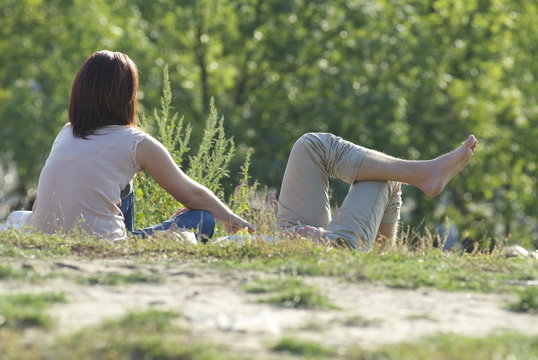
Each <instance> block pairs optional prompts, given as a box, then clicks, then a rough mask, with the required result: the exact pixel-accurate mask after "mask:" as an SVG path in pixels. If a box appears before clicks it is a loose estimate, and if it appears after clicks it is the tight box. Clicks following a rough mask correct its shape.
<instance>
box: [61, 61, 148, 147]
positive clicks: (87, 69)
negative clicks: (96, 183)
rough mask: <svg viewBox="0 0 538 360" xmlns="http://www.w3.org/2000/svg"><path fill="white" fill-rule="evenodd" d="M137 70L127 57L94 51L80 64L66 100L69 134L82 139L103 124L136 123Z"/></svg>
mask: <svg viewBox="0 0 538 360" xmlns="http://www.w3.org/2000/svg"><path fill="white" fill-rule="evenodd" d="M137 93H138V70H137V69H136V65H135V63H134V62H133V61H132V60H131V59H130V58H129V56H127V55H125V54H123V53H120V52H112V51H107V50H102V51H97V52H96V53H93V54H92V55H91V56H90V57H88V58H87V59H86V61H84V64H82V66H81V67H80V69H79V71H78V73H77V76H76V77H75V80H74V81H73V87H72V88H71V100H70V101H69V122H70V123H71V126H72V128H73V135H74V136H76V137H80V138H83V139H86V137H87V136H89V135H92V134H93V133H95V131H96V130H97V129H99V128H101V127H103V126H107V125H131V126H136V109H137V105H138V104H137V102H138V101H137Z"/></svg>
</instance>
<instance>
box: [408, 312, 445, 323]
mask: <svg viewBox="0 0 538 360" xmlns="http://www.w3.org/2000/svg"><path fill="white" fill-rule="evenodd" d="M406 318H407V319H408V320H426V321H432V322H436V321H438V320H437V319H436V318H435V317H434V316H433V315H431V314H428V313H425V312H422V313H413V314H409V315H407V316H406Z"/></svg>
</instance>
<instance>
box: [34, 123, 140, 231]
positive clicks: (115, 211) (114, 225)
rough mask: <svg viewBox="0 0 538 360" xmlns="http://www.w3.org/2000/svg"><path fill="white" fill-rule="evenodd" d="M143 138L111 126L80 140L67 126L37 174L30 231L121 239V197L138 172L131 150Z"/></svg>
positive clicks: (128, 128)
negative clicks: (73, 232)
mask: <svg viewBox="0 0 538 360" xmlns="http://www.w3.org/2000/svg"><path fill="white" fill-rule="evenodd" d="M148 137H150V136H149V135H148V134H146V133H144V132H142V131H140V130H138V129H137V128H134V127H131V126H122V125H112V126H105V127H102V128H100V129H98V130H97V131H96V132H95V134H94V135H90V136H88V137H87V139H81V138H77V137H74V136H73V132H72V128H71V124H69V123H68V124H66V125H65V126H64V127H63V129H62V130H61V131H60V133H59V134H58V136H57V137H56V140H55V141H54V144H53V145H52V149H51V152H50V155H49V157H48V159H47V161H46V163H45V166H44V167H43V170H41V175H40V176H39V182H38V186H37V198H36V201H35V203H34V208H33V216H32V218H31V220H30V222H29V225H31V226H33V227H35V228H36V229H37V230H38V231H41V232H44V233H48V234H50V233H54V232H57V231H61V232H69V231H71V230H77V229H78V228H80V229H82V230H85V231H86V232H88V233H90V234H92V235H99V236H102V237H104V238H106V239H109V240H121V239H123V238H125V237H126V235H127V233H126V229H125V224H124V222H123V215H122V214H121V211H120V209H119V205H120V202H121V199H120V192H121V190H122V189H123V188H124V187H125V186H126V185H127V184H128V183H129V182H130V181H131V180H132V179H133V177H134V176H135V174H136V173H137V172H139V171H140V170H141V169H140V167H139V166H138V165H137V164H136V161H135V153H136V146H137V145H138V143H140V142H141V141H142V140H144V139H146V138H148Z"/></svg>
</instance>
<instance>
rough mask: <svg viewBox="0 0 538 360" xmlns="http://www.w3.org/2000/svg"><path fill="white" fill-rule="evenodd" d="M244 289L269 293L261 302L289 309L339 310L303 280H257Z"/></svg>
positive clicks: (246, 285) (289, 278) (290, 278)
mask: <svg viewBox="0 0 538 360" xmlns="http://www.w3.org/2000/svg"><path fill="white" fill-rule="evenodd" d="M244 289H245V290H246V291H247V292H250V293H256V294H259V293H269V294H270V296H269V297H266V298H264V299H261V300H260V302H264V303H268V304H273V305H276V306H281V307H287V308H296V309H297V308H301V309H338V307H337V306H335V305H333V304H332V303H331V302H330V300H329V299H327V298H326V297H325V296H323V295H322V294H321V293H320V292H319V290H318V289H317V288H316V287H315V286H312V285H308V284H306V283H305V282H304V281H303V280H302V279H299V278H292V277H285V278H276V279H275V278H265V279H260V278H256V279H253V280H251V281H250V282H248V283H247V284H245V286H244Z"/></svg>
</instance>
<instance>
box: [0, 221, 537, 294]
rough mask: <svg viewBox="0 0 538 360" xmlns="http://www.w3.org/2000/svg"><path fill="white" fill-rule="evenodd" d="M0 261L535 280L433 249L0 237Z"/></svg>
mask: <svg viewBox="0 0 538 360" xmlns="http://www.w3.org/2000/svg"><path fill="white" fill-rule="evenodd" d="M0 256H4V257H16V258H41V259H48V258H59V257H60V258H66V257H69V258H72V257H83V258H90V259H91V258H138V259H145V260H151V261H161V260H162V259H167V260H186V259H196V260H197V261H201V262H206V263H211V264H213V265H216V266H220V267H221V268H223V269H226V268H229V269H239V270H247V269H248V270H259V271H263V272H267V273H272V274H276V275H289V276H337V277H341V278H344V279H346V280H347V281H352V282H364V281H368V282H377V283H381V284H385V285H387V286H391V287H397V288H405V289H416V288H435V289H442V290H449V291H475V292H484V293H489V292H508V291H512V290H514V289H518V288H521V287H524V286H526V283H527V282H528V281H531V280H538V266H536V260H535V259H532V258H523V259H520V258H505V257H502V256H501V255H500V254H499V253H498V252H493V253H491V254H490V253H477V254H457V253H448V254H447V253H445V252H443V251H440V250H438V249H435V248H431V247H430V248H421V249H415V250H410V249H409V248H406V247H397V248H394V249H391V250H388V251H386V252H384V253H379V252H371V253H360V252H351V251H347V250H344V249H334V248H327V247H325V246H323V245H319V244H314V243H312V242H309V241H305V240H301V239H283V240H282V241H277V242H275V243H264V242H261V241H253V242H247V243H245V244H243V245H238V244H235V243H226V244H209V245H203V246H202V245H201V246H193V245H189V244H183V243H180V242H177V241H173V240H171V239H170V240H168V241H167V239H166V238H164V237H160V238H158V239H138V238H131V239H128V240H127V241H124V242H122V243H120V244H117V245H113V244H110V243H108V242H105V241H98V240H95V239H93V238H89V237H87V238H84V237H69V236H63V235H52V236H50V235H39V234H27V233H22V232H20V231H6V232H2V233H0Z"/></svg>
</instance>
